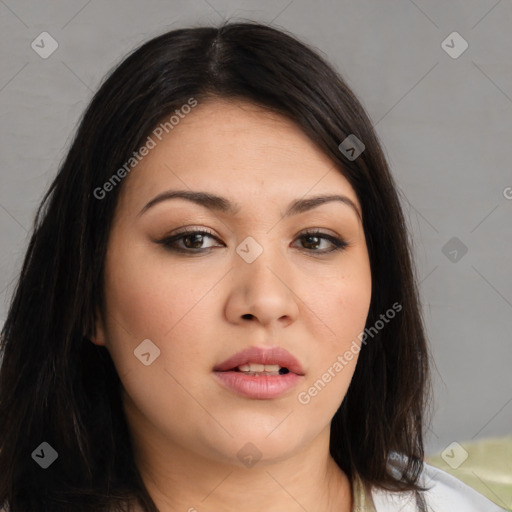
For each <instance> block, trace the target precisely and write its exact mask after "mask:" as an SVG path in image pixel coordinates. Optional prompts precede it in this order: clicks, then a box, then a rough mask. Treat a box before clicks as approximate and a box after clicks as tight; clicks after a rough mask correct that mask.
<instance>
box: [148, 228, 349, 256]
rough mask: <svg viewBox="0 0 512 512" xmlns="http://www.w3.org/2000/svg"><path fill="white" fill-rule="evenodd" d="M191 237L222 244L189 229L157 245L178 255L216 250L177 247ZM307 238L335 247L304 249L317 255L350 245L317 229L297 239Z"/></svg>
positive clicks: (308, 231) (200, 231)
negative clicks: (328, 243) (180, 242)
mask: <svg viewBox="0 0 512 512" xmlns="http://www.w3.org/2000/svg"><path fill="white" fill-rule="evenodd" d="M190 235H203V236H204V235H207V236H209V237H211V238H214V239H215V240H217V241H218V242H220V240H219V239H218V238H217V237H216V236H215V235H214V234H213V233H211V232H209V231H206V230H204V229H201V230H194V229H187V230H184V231H181V232H180V233H177V234H175V235H172V236H170V237H166V238H164V239H162V240H159V241H157V243H159V244H161V245H163V246H164V247H165V248H166V249H168V250H170V251H173V252H178V253H185V254H200V253H205V252H208V251H210V250H211V249H214V247H207V248H204V249H189V248H186V249H183V248H181V247H177V246H176V245H175V244H176V242H177V241H178V240H180V239H183V238H186V237H187V236H190ZM307 237H317V238H320V239H324V240H328V241H329V242H331V243H332V245H333V246H334V248H333V249H330V250H327V251H326V250H323V251H318V250H314V249H303V250H305V251H308V252H313V253H316V254H330V253H333V252H336V251H343V250H344V249H346V248H347V247H348V246H349V245H350V244H349V243H348V242H346V241H345V240H343V239H342V238H338V237H336V236H332V235H328V234H327V233H324V232H322V231H319V230H315V229H312V230H306V231H303V232H302V233H301V234H300V235H299V236H298V237H297V238H307Z"/></svg>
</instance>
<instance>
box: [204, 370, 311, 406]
mask: <svg viewBox="0 0 512 512" xmlns="http://www.w3.org/2000/svg"><path fill="white" fill-rule="evenodd" d="M214 374H215V375H216V376H217V377H218V379H219V380H220V381H221V382H222V384H224V385H225V386H226V387H227V388H228V389H230V390H232V391H234V392H235V393H238V394H239V395H242V396H245V397H247V398H256V399H260V400H265V399H269V398H277V397H279V396H281V395H284V394H285V393H286V392H287V391H290V389H292V388H294V387H295V386H296V385H297V384H298V382H299V381H300V380H301V378H302V376H301V375H297V374H296V373H292V372H289V373H287V374H285V375H258V376H254V375H244V374H243V373H242V372H235V371H227V372H214Z"/></svg>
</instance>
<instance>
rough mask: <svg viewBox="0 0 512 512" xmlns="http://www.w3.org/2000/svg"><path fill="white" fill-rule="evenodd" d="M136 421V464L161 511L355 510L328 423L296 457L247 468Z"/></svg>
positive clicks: (133, 426)
mask: <svg viewBox="0 0 512 512" xmlns="http://www.w3.org/2000/svg"><path fill="white" fill-rule="evenodd" d="M139 419H140V418H139ZM131 420H132V421H130V422H129V425H130V430H131V432H132V440H133V446H134V456H135V461H136V464H137V467H138V469H139V471H140V474H141V477H142V480H143V482H144V484H145V486H146V488H147V490H148V492H149V494H150V496H151V497H152V499H153V501H154V502H155V505H156V506H157V508H158V509H159V511H160V512H171V511H177V510H179V511H187V512H218V511H219V510H222V511H225V512H235V511H236V512H238V511H239V510H240V509H241V508H243V510H244V512H260V511H261V510H265V511H266V512H278V511H279V512H281V511H283V510H286V511H287V512H304V511H305V510H308V511H313V510H322V511H325V512H350V511H351V510H352V507H353V496H352V489H351V484H350V481H349V479H348V478H347V476H346V475H345V473H344V472H343V471H342V470H341V469H340V468H339V466H338V465H337V464H336V462H335V461H334V460H333V459H332V457H331V456H330V453H329V434H330V426H329V425H328V426H327V428H326V429H324V431H322V432H321V433H320V435H319V436H317V438H316V439H314V440H313V441H312V442H310V443H309V444H308V445H307V446H306V447H303V448H301V449H297V450H296V451H294V452H293V454H292V455H290V456H287V457H286V458H284V457H281V458H275V459H272V458H268V457H267V458H265V457H263V458H261V459H260V460H259V461H257V462H256V463H255V464H254V465H252V466H251V467H245V466H244V465H243V464H241V463H240V461H238V459H237V458H236V455H235V460H231V459H230V458H229V457H228V456H222V455H221V454H220V455H219V457H212V456H207V455H205V453H204V452H203V451H202V450H197V451H194V449H193V447H192V448H191V447H188V446H183V445H180V444H179V443H176V442H173V441H172V440H170V439H169V438H167V437H165V438H164V437H163V436H162V434H161V433H160V432H158V431H157V430H156V429H155V428H154V427H151V426H149V425H148V424H147V423H143V424H142V423H139V422H138V421H137V420H136V419H135V418H134V417H133V416H132V418H131ZM243 444H244V443H243V442H240V443H237V446H238V445H240V446H243Z"/></svg>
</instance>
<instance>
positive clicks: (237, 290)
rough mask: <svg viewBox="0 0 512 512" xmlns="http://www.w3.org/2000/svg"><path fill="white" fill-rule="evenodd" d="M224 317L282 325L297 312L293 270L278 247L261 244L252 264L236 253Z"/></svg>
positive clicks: (238, 320)
mask: <svg viewBox="0 0 512 512" xmlns="http://www.w3.org/2000/svg"><path fill="white" fill-rule="evenodd" d="M230 276H231V277H230V279H231V281H230V283H231V290H230V294H229V298H228V302H227V304H226V316H227V317H228V319H229V320H230V321H231V322H233V323H244V322H248V321H252V322H258V323H260V324H262V325H263V326H265V327H268V326H271V325H273V324H276V326H278V325H280V326H281V327H285V326H287V325H289V324H291V323H293V322H294V321H295V320H296V319H297V317H298V314H299V306H298V302H297V301H299V300H300V299H299V298H298V297H297V295H296V294H295V293H294V276H293V269H292V267H290V265H289V264H288V262H286V261H285V256H284V255H282V254H280V253H279V251H278V250H277V249H270V247H263V252H262V253H261V254H260V255H259V256H258V257H257V258H256V259H255V260H254V261H252V262H251V263H248V262H247V261H245V260H244V259H243V258H242V257H240V256H239V255H238V254H235V260H234V268H233V270H232V271H231V272H230Z"/></svg>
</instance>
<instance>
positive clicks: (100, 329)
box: [91, 308, 106, 346]
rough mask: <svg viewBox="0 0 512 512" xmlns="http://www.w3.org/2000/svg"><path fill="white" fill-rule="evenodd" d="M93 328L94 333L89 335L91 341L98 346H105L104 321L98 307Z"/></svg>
mask: <svg viewBox="0 0 512 512" xmlns="http://www.w3.org/2000/svg"><path fill="white" fill-rule="evenodd" d="M94 325H95V328H94V331H95V332H94V335H93V336H92V337H91V341H92V342H93V343H94V344H95V345H98V346H105V345H106V343H105V340H106V336H105V323H104V321H103V315H102V314H101V311H100V310H99V308H96V322H95V324H94Z"/></svg>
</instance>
